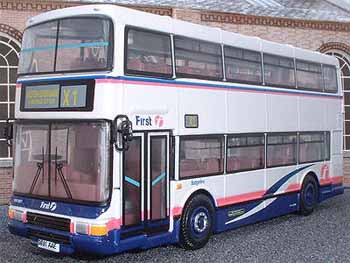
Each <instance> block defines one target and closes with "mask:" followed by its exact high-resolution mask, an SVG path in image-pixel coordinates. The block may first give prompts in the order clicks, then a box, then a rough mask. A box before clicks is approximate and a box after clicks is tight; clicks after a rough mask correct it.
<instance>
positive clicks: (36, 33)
mask: <svg viewBox="0 0 350 263" xmlns="http://www.w3.org/2000/svg"><path fill="white" fill-rule="evenodd" d="M111 39H112V23H111V21H110V20H108V19H103V18H91V17H89V18H65V19H60V20H55V21H50V22H46V23H43V24H38V25H35V26H32V27H29V28H28V29H26V30H25V32H24V36H23V43H22V51H21V56H20V62H19V74H20V75H24V74H28V75H30V74H40V73H41V74H44V73H56V72H57V73H59V72H79V71H98V70H108V69H110V68H111V66H112V54H111V51H112V49H111V47H112V43H111V41H112V40H111Z"/></svg>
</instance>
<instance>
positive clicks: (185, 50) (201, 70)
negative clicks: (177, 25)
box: [174, 36, 223, 80]
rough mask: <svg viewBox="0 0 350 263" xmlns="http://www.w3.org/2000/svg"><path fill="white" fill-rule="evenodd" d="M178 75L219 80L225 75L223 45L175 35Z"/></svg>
mask: <svg viewBox="0 0 350 263" xmlns="http://www.w3.org/2000/svg"><path fill="white" fill-rule="evenodd" d="M174 40H175V41H174V45H175V62H176V63H175V64H176V76H177V77H185V78H187V77H188V78H199V79H212V80H219V79H222V77H223V69H222V55H221V46H220V45H219V44H214V43H210V42H206V41H200V40H196V39H191V38H187V37H181V36H175V38H174Z"/></svg>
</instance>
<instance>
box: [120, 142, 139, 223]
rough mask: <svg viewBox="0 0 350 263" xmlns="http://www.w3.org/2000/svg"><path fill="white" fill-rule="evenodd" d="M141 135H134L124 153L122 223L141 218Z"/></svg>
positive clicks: (133, 221)
mask: <svg viewBox="0 0 350 263" xmlns="http://www.w3.org/2000/svg"><path fill="white" fill-rule="evenodd" d="M141 169H142V165H141V137H134V138H133V140H132V141H131V142H130V147H129V149H128V150H127V151H126V152H125V155H124V221H123V222H124V225H126V226H129V225H135V224H138V223H139V222H140V220H141V217H140V215H141V188H140V186H141Z"/></svg>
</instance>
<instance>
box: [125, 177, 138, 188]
mask: <svg viewBox="0 0 350 263" xmlns="http://www.w3.org/2000/svg"><path fill="white" fill-rule="evenodd" d="M125 181H127V182H128V183H130V184H132V185H134V186H136V187H140V183H139V182H138V181H136V180H134V179H132V178H130V177H128V176H125Z"/></svg>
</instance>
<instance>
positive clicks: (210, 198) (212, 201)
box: [183, 188, 217, 209]
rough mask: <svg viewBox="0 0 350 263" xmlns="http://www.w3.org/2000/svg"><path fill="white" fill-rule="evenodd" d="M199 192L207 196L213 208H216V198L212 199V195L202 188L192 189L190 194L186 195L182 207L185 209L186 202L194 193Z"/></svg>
mask: <svg viewBox="0 0 350 263" xmlns="http://www.w3.org/2000/svg"><path fill="white" fill-rule="evenodd" d="M199 194H203V195H205V196H207V197H208V198H209V200H210V201H211V203H212V205H213V207H214V209H216V208H217V203H216V200H215V199H214V197H213V196H212V195H211V194H210V193H209V191H208V190H207V189H204V188H200V189H196V190H194V191H193V192H192V193H191V194H190V195H188V196H187V198H186V200H185V202H184V203H183V209H185V207H186V205H187V204H188V202H189V201H190V200H191V199H192V198H193V197H194V196H196V195H199Z"/></svg>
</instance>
